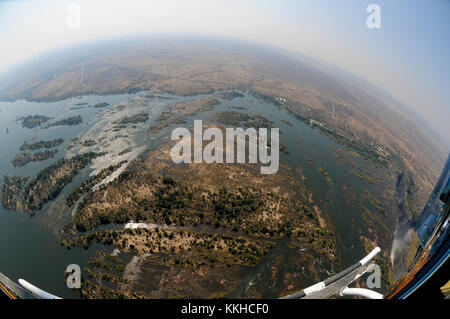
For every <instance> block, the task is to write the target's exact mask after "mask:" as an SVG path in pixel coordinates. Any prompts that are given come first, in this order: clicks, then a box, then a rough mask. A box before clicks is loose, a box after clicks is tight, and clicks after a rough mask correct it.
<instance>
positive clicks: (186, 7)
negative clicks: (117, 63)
mask: <svg viewBox="0 0 450 319" xmlns="http://www.w3.org/2000/svg"><path fill="white" fill-rule="evenodd" d="M372 3H375V4H378V5H379V7H380V9H381V28H379V29H369V28H368V27H367V25H366V19H367V17H368V16H369V13H367V12H366V9H367V6H368V5H369V4H372ZM71 4H76V5H78V6H79V8H80V9H81V24H80V28H69V27H68V26H67V20H68V17H69V15H70V13H69V12H68V7H69V6H70V5H71ZM449 30H450V1H448V0H423V1H422V0H409V1H407V0H395V1H394V0H387V1H384V0H377V1H375V0H373V1H365V0H292V1H288V0H285V1H283V0H276V1H275V0H270V1H268V0H248V1H246V0H236V1H235V0H179V1H175V0H163V1H157V0H142V1H136V0H123V1H122V0H121V1H116V0H109V1H106V0H105V1H103V0H86V1H84V0H79V1H66V0H53V1H47V0H41V1H40V0H33V1H27V0H22V1H20V0H17V1H14V0H8V1H2V0H0V43H1V47H0V48H1V50H0V73H1V72H3V71H5V70H7V69H8V68H10V67H11V66H13V65H15V64H17V63H21V62H23V61H26V60H27V59H29V58H31V57H33V56H35V55H37V54H40V53H43V52H46V51H51V50H52V49H55V48H58V47H63V46H66V45H72V44H76V43H82V42H85V41H95V40H99V39H104V38H114V37H120V36H124V35H131V34H136V33H148V32H152V33H158V32H177V33H180V32H186V33H201V34H206V35H219V36H227V37H233V38H240V39H248V40H252V41H256V42H262V43H268V44H271V45H275V46H278V47H282V48H288V49H291V50H294V51H298V52H301V53H303V54H306V55H309V56H311V57H314V58H316V59H320V60H324V61H327V62H330V63H332V64H335V65H337V66H340V67H342V68H343V69H345V70H348V71H350V72H353V73H355V74H356V75H358V76H361V77H363V78H365V79H367V80H369V81H370V82H372V83H374V84H376V85H378V86H379V87H381V88H383V89H385V90H386V91H387V92H389V93H391V94H392V95H393V96H395V97H397V98H398V99H400V100H401V101H404V102H405V103H406V105H407V106H409V107H410V108H411V109H413V110H414V111H415V112H416V113H418V114H419V115H420V116H421V117H423V118H424V119H426V121H427V122H428V123H431V124H433V125H434V126H435V127H438V129H437V130H438V131H439V133H440V134H441V135H442V136H443V137H445V138H446V139H447V141H448V142H449V145H450V124H449V123H450V106H449V104H448V103H449V101H450V90H449V89H450V86H449V84H450V81H449V80H450V79H449V78H450V59H449V57H450V41H449V39H450V37H449Z"/></svg>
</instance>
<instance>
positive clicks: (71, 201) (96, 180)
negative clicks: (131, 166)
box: [66, 162, 125, 207]
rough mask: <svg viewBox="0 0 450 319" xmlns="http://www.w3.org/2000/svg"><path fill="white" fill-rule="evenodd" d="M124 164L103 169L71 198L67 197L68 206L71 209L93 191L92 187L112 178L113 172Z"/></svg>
mask: <svg viewBox="0 0 450 319" xmlns="http://www.w3.org/2000/svg"><path fill="white" fill-rule="evenodd" d="M123 163H125V162H122V163H119V164H117V165H111V166H109V167H107V168H105V169H103V170H102V171H101V172H100V173H98V174H97V175H96V176H93V177H91V178H89V179H88V180H87V181H85V182H84V183H82V184H81V185H80V186H78V187H77V188H75V189H74V190H73V191H72V192H71V193H70V194H69V196H67V199H66V201H67V205H68V206H69V207H71V206H73V205H74V204H75V202H76V201H77V200H79V199H80V198H81V196H82V195H83V194H85V193H87V192H90V191H92V187H94V186H95V185H97V184H98V183H100V182H101V181H103V180H104V179H105V178H107V177H108V176H110V175H111V174H112V173H113V172H115V171H116V170H117V169H118V168H119V167H120V166H122V165H123Z"/></svg>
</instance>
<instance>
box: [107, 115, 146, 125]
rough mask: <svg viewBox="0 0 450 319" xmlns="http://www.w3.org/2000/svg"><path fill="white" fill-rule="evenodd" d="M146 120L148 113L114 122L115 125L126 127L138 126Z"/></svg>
mask: <svg viewBox="0 0 450 319" xmlns="http://www.w3.org/2000/svg"><path fill="white" fill-rule="evenodd" d="M147 120H148V113H145V112H144V113H139V114H135V115H133V116H129V117H124V118H123V119H121V120H118V121H116V122H114V123H115V124H120V125H127V124H138V123H144V122H146V121H147Z"/></svg>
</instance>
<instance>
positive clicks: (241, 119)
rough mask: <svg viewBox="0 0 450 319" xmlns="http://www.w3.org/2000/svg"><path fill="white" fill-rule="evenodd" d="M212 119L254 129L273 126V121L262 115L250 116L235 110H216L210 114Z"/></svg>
mask: <svg viewBox="0 0 450 319" xmlns="http://www.w3.org/2000/svg"><path fill="white" fill-rule="evenodd" d="M212 119H213V120H215V121H217V122H219V123H223V124H226V125H232V126H234V127H244V128H249V127H253V128H255V129H259V128H272V127H274V126H273V122H272V121H270V120H268V119H267V118H265V117H263V116H260V115H254V116H250V115H249V114H247V113H243V112H237V111H223V112H217V113H215V114H213V115H212Z"/></svg>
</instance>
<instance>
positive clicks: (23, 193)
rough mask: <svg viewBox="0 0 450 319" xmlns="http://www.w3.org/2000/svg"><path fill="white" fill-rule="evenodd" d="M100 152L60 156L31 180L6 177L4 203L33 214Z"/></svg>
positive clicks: (56, 194) (59, 191)
mask: <svg viewBox="0 0 450 319" xmlns="http://www.w3.org/2000/svg"><path fill="white" fill-rule="evenodd" d="M101 155H103V154H98V153H85V154H82V155H77V156H75V157H72V158H70V159H59V160H58V161H56V162H55V163H54V164H53V165H51V166H49V167H47V168H46V169H44V170H42V171H41V172H39V173H38V174H37V176H36V177H34V178H31V179H25V178H22V177H7V176H5V181H8V182H5V183H4V184H3V186H2V191H1V198H2V204H3V206H4V207H5V208H7V209H10V210H23V211H25V212H28V213H30V214H34V213H35V212H37V211H39V210H41V209H42V207H43V206H44V205H45V204H46V203H48V202H49V201H51V200H52V199H54V198H56V197H57V196H58V195H59V194H60V193H61V191H62V190H63V188H64V187H65V186H66V185H67V184H69V183H70V182H71V181H72V178H73V177H74V176H75V175H77V174H78V172H79V171H80V170H81V169H82V168H84V167H86V166H87V165H88V164H89V163H91V161H92V160H93V159H94V158H96V157H98V156H101ZM25 182H26V184H25ZM19 207H20V209H18V208H19Z"/></svg>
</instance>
